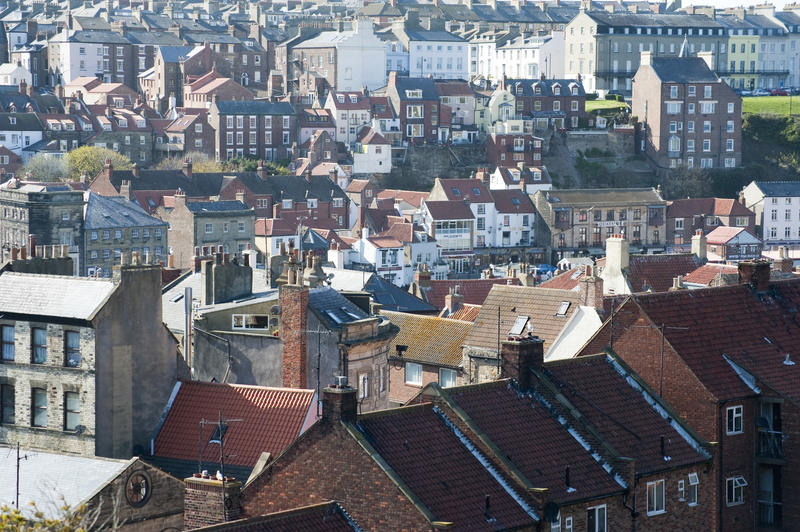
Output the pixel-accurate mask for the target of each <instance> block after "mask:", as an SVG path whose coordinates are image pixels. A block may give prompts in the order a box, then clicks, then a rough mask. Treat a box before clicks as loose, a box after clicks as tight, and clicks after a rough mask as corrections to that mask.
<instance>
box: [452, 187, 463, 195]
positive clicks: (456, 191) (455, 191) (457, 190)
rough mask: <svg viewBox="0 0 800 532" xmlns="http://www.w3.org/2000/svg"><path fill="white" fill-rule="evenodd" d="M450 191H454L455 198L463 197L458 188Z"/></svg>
mask: <svg viewBox="0 0 800 532" xmlns="http://www.w3.org/2000/svg"><path fill="white" fill-rule="evenodd" d="M450 190H452V191H453V196H460V195H461V191H460V190H459V189H457V188H456V187H453V188H451V189H450Z"/></svg>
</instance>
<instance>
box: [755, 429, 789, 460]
mask: <svg viewBox="0 0 800 532" xmlns="http://www.w3.org/2000/svg"><path fill="white" fill-rule="evenodd" d="M758 456H759V457H761V458H775V459H779V460H780V459H783V433H782V432H778V431H774V430H760V431H759V432H758Z"/></svg>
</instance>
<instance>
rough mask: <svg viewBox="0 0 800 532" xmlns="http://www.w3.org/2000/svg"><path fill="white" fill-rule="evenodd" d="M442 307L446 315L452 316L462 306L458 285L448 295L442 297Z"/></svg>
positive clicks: (462, 300)
mask: <svg viewBox="0 0 800 532" xmlns="http://www.w3.org/2000/svg"><path fill="white" fill-rule="evenodd" d="M444 306H445V308H446V309H447V314H448V315H450V314H453V313H454V312H455V311H457V310H458V309H460V308H461V307H463V306H464V296H462V295H461V292H460V287H459V285H456V286H455V288H451V289H450V291H449V293H448V294H447V295H446V296H444Z"/></svg>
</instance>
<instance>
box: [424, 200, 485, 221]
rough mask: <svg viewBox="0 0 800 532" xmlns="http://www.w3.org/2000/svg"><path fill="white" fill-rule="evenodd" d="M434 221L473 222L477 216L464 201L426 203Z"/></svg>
mask: <svg viewBox="0 0 800 532" xmlns="http://www.w3.org/2000/svg"><path fill="white" fill-rule="evenodd" d="M425 206H426V207H427V208H428V212H430V213H431V216H432V217H433V219H434V220H472V219H474V218H475V216H474V215H473V214H472V210H471V209H470V208H469V206H468V205H467V204H466V203H464V202H463V201H426V202H425Z"/></svg>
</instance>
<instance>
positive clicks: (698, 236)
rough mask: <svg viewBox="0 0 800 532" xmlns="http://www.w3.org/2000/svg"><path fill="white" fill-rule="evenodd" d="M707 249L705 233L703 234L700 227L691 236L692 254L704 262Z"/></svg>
mask: <svg viewBox="0 0 800 532" xmlns="http://www.w3.org/2000/svg"><path fill="white" fill-rule="evenodd" d="M707 250H708V240H707V239H706V235H704V234H703V230H702V229H698V230H697V231H696V232H695V234H694V235H693V236H692V255H694V256H695V257H697V258H698V259H700V260H701V261H704V262H705V260H706V256H707V255H706V252H707Z"/></svg>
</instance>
